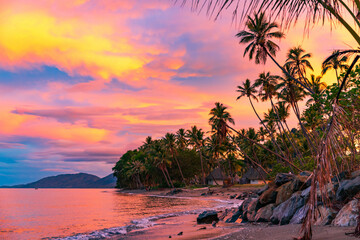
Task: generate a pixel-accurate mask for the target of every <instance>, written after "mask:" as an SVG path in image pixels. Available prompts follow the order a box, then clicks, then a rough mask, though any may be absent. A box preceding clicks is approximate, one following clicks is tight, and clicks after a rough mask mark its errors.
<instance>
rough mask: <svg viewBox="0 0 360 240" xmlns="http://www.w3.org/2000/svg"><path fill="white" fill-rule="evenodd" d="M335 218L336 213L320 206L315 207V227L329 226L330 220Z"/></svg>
mask: <svg viewBox="0 0 360 240" xmlns="http://www.w3.org/2000/svg"><path fill="white" fill-rule="evenodd" d="M335 217H336V211H335V210H333V209H331V208H328V207H325V206H324V205H320V206H318V207H317V212H316V220H315V223H314V224H315V225H319V226H325V225H329V224H331V222H332V220H333V219H334V218H335Z"/></svg>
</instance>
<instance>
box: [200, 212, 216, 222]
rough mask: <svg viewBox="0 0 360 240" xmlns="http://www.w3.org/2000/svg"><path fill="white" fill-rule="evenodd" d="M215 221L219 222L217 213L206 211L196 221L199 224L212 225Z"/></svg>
mask: <svg viewBox="0 0 360 240" xmlns="http://www.w3.org/2000/svg"><path fill="white" fill-rule="evenodd" d="M214 221H215V222H218V221H219V218H218V214H217V212H216V211H204V212H202V213H201V214H200V215H199V216H198V217H197V219H196V222H197V223H198V224H212V223H213V222H214Z"/></svg>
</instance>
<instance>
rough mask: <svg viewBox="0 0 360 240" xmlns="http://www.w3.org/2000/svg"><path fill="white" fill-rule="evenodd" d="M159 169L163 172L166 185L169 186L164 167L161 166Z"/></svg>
mask: <svg viewBox="0 0 360 240" xmlns="http://www.w3.org/2000/svg"><path fill="white" fill-rule="evenodd" d="M160 169H161V171H162V173H163V174H164V178H165V180H166V183H167V185H168V186H169V187H171V185H170V182H169V180H168V178H167V175H166V173H165V171H164V168H163V167H161V168H160Z"/></svg>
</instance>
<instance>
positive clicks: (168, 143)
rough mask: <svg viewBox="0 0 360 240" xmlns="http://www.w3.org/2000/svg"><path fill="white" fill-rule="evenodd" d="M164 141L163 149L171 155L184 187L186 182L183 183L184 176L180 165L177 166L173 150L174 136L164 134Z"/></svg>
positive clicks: (177, 162) (174, 150)
mask: <svg viewBox="0 0 360 240" xmlns="http://www.w3.org/2000/svg"><path fill="white" fill-rule="evenodd" d="M163 140H164V144H165V147H166V148H167V149H168V151H169V152H170V153H171V155H172V156H173V158H174V159H175V162H176V164H177V166H178V168H179V172H180V175H181V178H182V181H183V183H184V184H185V186H186V182H185V178H184V175H183V173H182V170H181V167H180V164H179V161H178V159H177V157H176V148H175V141H176V140H175V134H173V133H166V134H165V137H164V138H163Z"/></svg>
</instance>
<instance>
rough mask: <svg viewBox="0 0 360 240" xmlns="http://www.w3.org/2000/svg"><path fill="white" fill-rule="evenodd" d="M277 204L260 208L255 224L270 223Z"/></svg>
mask: <svg viewBox="0 0 360 240" xmlns="http://www.w3.org/2000/svg"><path fill="white" fill-rule="evenodd" d="M274 208H275V204H269V205H267V206H265V207H262V208H260V209H259V210H258V211H257V213H256V215H255V222H270V218H271V216H272V214H273V210H274Z"/></svg>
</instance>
